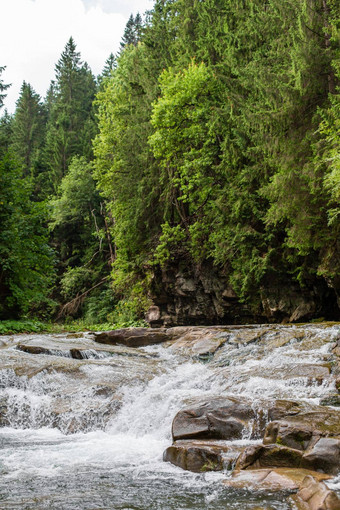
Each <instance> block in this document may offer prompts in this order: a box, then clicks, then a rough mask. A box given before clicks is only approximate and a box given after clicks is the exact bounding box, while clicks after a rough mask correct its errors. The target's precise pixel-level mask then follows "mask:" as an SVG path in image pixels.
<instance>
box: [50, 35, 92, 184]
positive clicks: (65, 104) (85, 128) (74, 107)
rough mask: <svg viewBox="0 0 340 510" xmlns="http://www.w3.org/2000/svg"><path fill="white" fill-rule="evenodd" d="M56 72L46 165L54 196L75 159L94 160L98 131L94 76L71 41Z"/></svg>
mask: <svg viewBox="0 0 340 510" xmlns="http://www.w3.org/2000/svg"><path fill="white" fill-rule="evenodd" d="M55 69H56V79H55V83H54V85H53V93H52V89H51V90H50V98H49V99H50V108H49V109H50V112H49V120H48V125H47V140H46V162H47V164H48V165H49V167H50V178H51V182H52V189H53V190H54V192H55V191H56V190H57V188H58V185H59V183H60V181H61V179H62V177H63V175H64V174H65V172H66V171H67V168H68V165H69V163H70V161H71V159H72V157H73V156H75V155H80V156H82V155H83V156H86V157H88V158H89V157H91V139H92V138H93V136H94V134H95V129H96V128H95V122H94V118H93V109H92V101H93V99H94V95H95V91H96V86H95V80H94V76H93V74H92V72H91V71H90V69H89V67H88V65H87V64H86V63H85V64H84V63H83V62H81V60H80V53H79V52H77V51H76V45H75V42H74V40H73V38H72V37H71V38H70V39H69V41H68V42H67V44H66V46H65V49H64V51H63V52H62V54H61V57H60V59H59V61H58V63H57V64H56V68H55Z"/></svg>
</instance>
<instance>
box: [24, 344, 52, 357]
mask: <svg viewBox="0 0 340 510" xmlns="http://www.w3.org/2000/svg"><path fill="white" fill-rule="evenodd" d="M17 349H18V350H19V351H22V352H27V353H29V354H47V355H51V354H52V353H51V351H50V350H49V349H46V348H45V347H40V346H36V345H23V344H18V345H17Z"/></svg>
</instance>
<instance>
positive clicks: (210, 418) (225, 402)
mask: <svg viewBox="0 0 340 510" xmlns="http://www.w3.org/2000/svg"><path fill="white" fill-rule="evenodd" d="M254 417H255V413H254V411H253V409H252V407H251V405H249V404H247V403H245V402H242V401H239V400H237V399H234V398H217V399H213V400H210V401H209V402H203V403H200V404H198V405H197V406H194V407H189V408H186V409H183V410H182V411H179V412H178V413H177V415H176V416H175V418H174V420H173V424H172V435H173V438H174V440H177V439H194V438H214V439H240V438H241V437H242V433H243V431H244V429H245V427H246V426H247V424H248V421H249V420H251V419H253V418H254Z"/></svg>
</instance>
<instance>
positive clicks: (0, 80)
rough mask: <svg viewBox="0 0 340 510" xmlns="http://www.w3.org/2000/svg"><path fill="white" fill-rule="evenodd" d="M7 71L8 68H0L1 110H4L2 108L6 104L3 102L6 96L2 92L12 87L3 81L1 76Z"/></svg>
mask: <svg viewBox="0 0 340 510" xmlns="http://www.w3.org/2000/svg"><path fill="white" fill-rule="evenodd" d="M5 69H6V66H2V67H1V66H0V108H2V106H3V104H4V103H3V101H4V99H5V97H6V94H2V92H4V91H5V90H7V89H8V87H10V85H8V84H5V83H4V82H3V80H2V79H1V74H2V72H3V71H4V70H5Z"/></svg>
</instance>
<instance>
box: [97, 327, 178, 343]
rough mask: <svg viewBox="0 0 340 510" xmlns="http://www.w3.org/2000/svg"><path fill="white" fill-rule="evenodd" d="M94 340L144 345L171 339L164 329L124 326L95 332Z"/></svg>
mask: <svg viewBox="0 0 340 510" xmlns="http://www.w3.org/2000/svg"><path fill="white" fill-rule="evenodd" d="M94 339H95V341H96V342H98V343H100V344H109V345H116V344H122V345H126V346H127V347H145V346H146V345H154V344H160V343H162V342H166V341H167V340H170V339H171V335H169V334H167V331H166V330H165V329H164V330H157V329H156V330H155V329H152V328H126V329H115V330H113V331H105V332H103V333H96V334H95V337H94Z"/></svg>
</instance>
